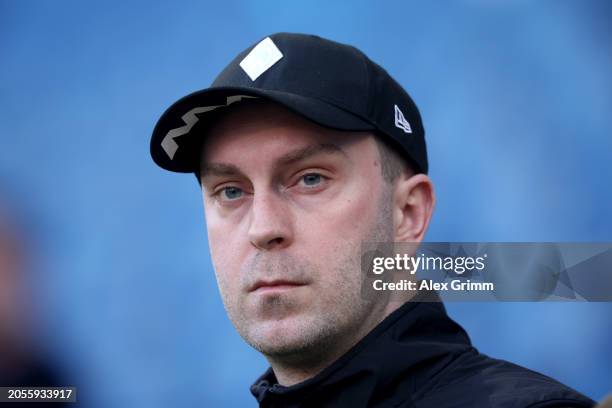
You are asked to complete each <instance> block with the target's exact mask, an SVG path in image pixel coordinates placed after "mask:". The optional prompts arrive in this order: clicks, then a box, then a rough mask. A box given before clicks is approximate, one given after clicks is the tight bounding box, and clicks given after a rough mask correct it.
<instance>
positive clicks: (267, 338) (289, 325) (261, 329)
mask: <svg viewBox="0 0 612 408" xmlns="http://www.w3.org/2000/svg"><path fill="white" fill-rule="evenodd" d="M308 326H309V325H308V324H306V322H304V321H303V320H302V319H299V318H296V317H288V318H284V319H280V320H266V321H262V322H259V323H257V325H256V326H254V327H252V328H251V330H249V335H248V336H247V337H246V338H245V340H246V341H247V343H249V344H250V345H251V346H252V347H253V348H255V349H256V350H258V351H259V352H261V353H262V354H264V355H266V356H269V357H289V356H295V355H299V354H303V353H308V352H309V350H310V349H312V348H313V347H316V346H317V344H318V343H319V342H320V341H321V340H322V339H321V338H320V337H321V336H320V335H319V334H320V333H321V332H322V331H321V330H320V328H317V327H308Z"/></svg>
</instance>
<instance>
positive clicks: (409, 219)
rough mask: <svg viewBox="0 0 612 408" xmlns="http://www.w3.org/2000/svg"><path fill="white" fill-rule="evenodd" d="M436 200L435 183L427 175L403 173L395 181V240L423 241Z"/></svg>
mask: <svg viewBox="0 0 612 408" xmlns="http://www.w3.org/2000/svg"><path fill="white" fill-rule="evenodd" d="M435 202H436V196H435V194H434V189H433V183H432V182H431V179H430V178H429V177H428V176H427V175H425V174H415V175H413V176H411V175H410V174H406V173H403V174H401V175H400V176H399V178H398V179H397V180H396V181H395V188H394V193H393V227H394V233H395V238H394V239H395V242H421V241H422V240H423V238H424V237H425V233H426V232H427V228H428V226H429V220H430V219H431V215H432V213H433V208H434V205H435Z"/></svg>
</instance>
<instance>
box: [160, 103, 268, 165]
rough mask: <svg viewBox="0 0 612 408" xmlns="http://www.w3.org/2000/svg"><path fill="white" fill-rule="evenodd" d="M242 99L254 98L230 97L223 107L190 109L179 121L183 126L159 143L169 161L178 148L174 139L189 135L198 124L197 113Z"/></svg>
mask: <svg viewBox="0 0 612 408" xmlns="http://www.w3.org/2000/svg"><path fill="white" fill-rule="evenodd" d="M244 98H256V97H255V96H247V95H232V96H228V97H226V98H225V104H223V105H212V106H198V107H197V108H193V109H191V110H190V111H189V112H187V113H186V114H184V115H183V116H181V119H183V122H185V125H184V126H181V127H177V128H176V129H172V130H170V131H169V132H168V133H166V136H164V138H163V139H162V141H161V147H162V149H164V152H166V154H167V155H168V157H169V158H170V160H172V159H174V155H175V154H176V151H177V150H178V147H179V146H178V144H177V143H176V141H175V140H174V139H175V138H177V137H179V136H183V135H185V134H187V133H189V131H190V130H191V128H192V127H193V125H195V124H196V123H198V120H200V118H198V116H197V115H198V114H199V113H204V112H210V111H213V110H215V109H218V108H225V107H226V106H230V105H231V104H232V103H234V102H239V101H241V100H242V99H244Z"/></svg>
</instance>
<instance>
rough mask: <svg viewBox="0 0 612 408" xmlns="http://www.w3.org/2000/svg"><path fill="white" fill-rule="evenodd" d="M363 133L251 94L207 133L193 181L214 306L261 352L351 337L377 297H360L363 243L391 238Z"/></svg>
mask: <svg viewBox="0 0 612 408" xmlns="http://www.w3.org/2000/svg"><path fill="white" fill-rule="evenodd" d="M379 161H380V157H379V152H378V149H377V146H376V142H375V140H374V139H373V137H372V136H371V135H369V134H368V133H363V132H361V133H349V132H340V131H335V130H330V129H327V128H323V127H320V126H318V125H316V124H314V123H312V122H309V121H306V120H305V119H303V118H301V117H299V116H297V115H295V114H293V113H291V112H289V111H287V110H285V109H283V108H281V107H279V106H278V105H274V104H272V103H264V102H262V101H256V102H249V103H247V104H244V105H243V106H236V107H233V108H232V110H231V111H229V112H227V113H226V114H225V115H224V116H223V117H222V118H220V119H219V120H218V121H217V122H216V123H215V125H214V126H213V127H212V128H211V129H210V132H209V133H208V134H207V136H206V143H205V146H204V151H203V156H202V169H203V171H202V185H203V195H204V208H205V214H206V221H207V227H208V238H209V243H210V250H211V254H212V260H213V264H214V268H215V274H216V277H217V282H218V284H219V289H220V292H221V296H222V298H223V302H224V304H225V308H226V310H227V312H228V315H229V317H230V319H231V321H232V323H233V324H234V326H235V327H236V329H237V330H238V332H239V333H240V335H241V336H242V337H243V338H244V339H245V340H246V341H247V342H248V343H249V344H251V345H252V346H253V347H255V348H256V349H258V350H259V351H261V352H262V353H264V354H266V355H268V356H286V357H289V356H306V355H309V354H310V355H312V352H314V350H321V348H322V347H323V348H325V347H334V345H338V344H339V343H341V342H345V343H348V344H352V342H354V341H356V340H358V338H360V336H363V335H364V334H365V333H367V331H368V330H369V329H371V326H372V321H373V320H375V319H376V318H377V316H375V314H376V313H379V314H380V313H381V308H384V305H382V306H381V305H377V304H375V303H372V302H369V301H366V300H364V299H362V297H361V295H360V291H361V278H362V277H361V271H360V256H361V253H360V252H361V251H360V249H361V243H362V242H363V241H392V240H393V236H392V221H391V210H390V208H391V203H390V201H391V198H390V193H389V191H388V190H390V189H389V186H388V185H386V184H385V183H384V181H383V180H382V177H381V172H380V162H379Z"/></svg>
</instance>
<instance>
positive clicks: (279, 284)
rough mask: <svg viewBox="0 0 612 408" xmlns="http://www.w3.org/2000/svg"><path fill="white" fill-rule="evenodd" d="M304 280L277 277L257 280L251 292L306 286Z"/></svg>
mask: <svg viewBox="0 0 612 408" xmlns="http://www.w3.org/2000/svg"><path fill="white" fill-rule="evenodd" d="M304 285H305V283H303V282H296V281H289V280H284V279H275V280H269V281H265V280H259V281H257V282H255V284H254V285H253V286H251V288H250V290H249V292H256V291H257V292H263V291H269V290H287V289H293V288H297V287H300V286H304Z"/></svg>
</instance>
